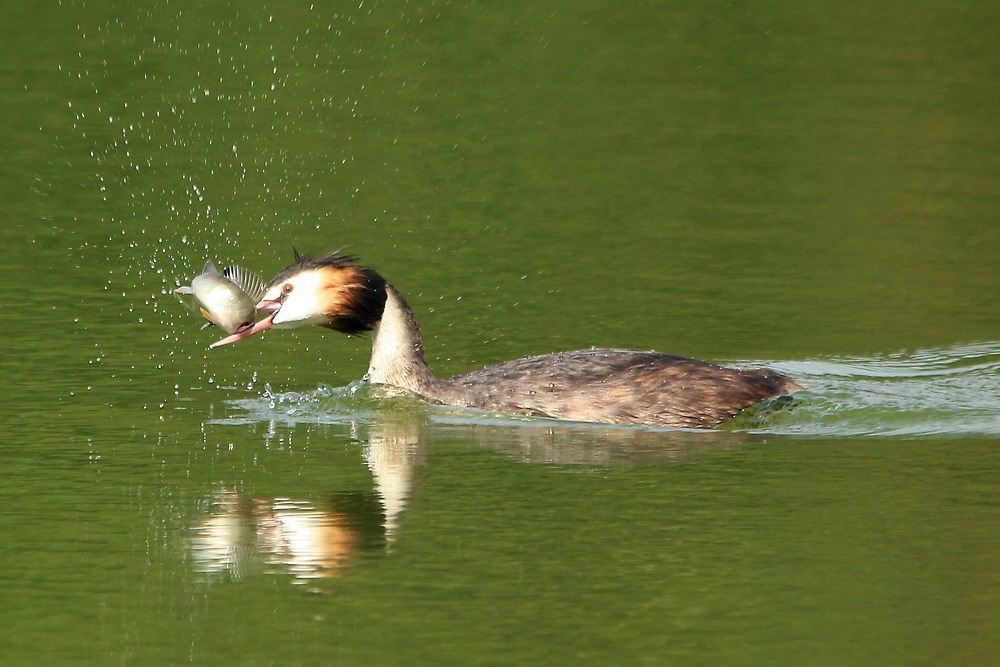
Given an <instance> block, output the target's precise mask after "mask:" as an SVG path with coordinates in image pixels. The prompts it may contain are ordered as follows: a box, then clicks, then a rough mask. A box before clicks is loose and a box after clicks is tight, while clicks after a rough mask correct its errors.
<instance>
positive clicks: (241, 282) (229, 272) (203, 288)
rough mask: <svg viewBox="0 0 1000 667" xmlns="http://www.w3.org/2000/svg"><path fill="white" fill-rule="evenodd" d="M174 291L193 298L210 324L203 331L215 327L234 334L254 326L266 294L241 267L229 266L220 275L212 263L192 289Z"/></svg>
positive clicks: (255, 280) (255, 278)
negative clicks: (259, 305) (260, 302)
mask: <svg viewBox="0 0 1000 667" xmlns="http://www.w3.org/2000/svg"><path fill="white" fill-rule="evenodd" d="M174 291H175V292H176V293H177V294H190V295H191V296H192V297H193V302H194V305H195V306H196V307H197V308H198V309H199V310H200V311H201V314H202V315H204V316H205V319H206V320H208V323H207V324H206V325H205V326H203V327H202V328H203V329H204V328H207V327H210V326H212V325H213V324H214V325H216V326H218V327H219V328H221V329H223V330H225V331H226V332H227V333H230V334H234V333H238V332H241V331H245V330H247V329H249V328H250V327H252V326H253V324H254V319H255V318H256V315H257V301H258V300H260V297H261V295H263V293H264V281H263V280H261V279H260V277H259V276H257V275H256V274H255V273H253V272H252V271H248V270H247V269H244V268H243V267H241V266H227V267H226V268H224V269H223V270H222V271H221V272H220V271H219V270H218V269H216V268H215V264H213V263H212V261H211V260H209V261H207V262H205V268H204V270H203V271H202V273H201V275H199V276H196V277H195V278H194V279H193V280H192V281H191V285H190V286H188V287H178V288H177V289H176V290H174Z"/></svg>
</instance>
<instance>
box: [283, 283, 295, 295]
mask: <svg viewBox="0 0 1000 667" xmlns="http://www.w3.org/2000/svg"><path fill="white" fill-rule="evenodd" d="M293 289H295V285H293V284H291V283H285V284H284V285H282V286H281V293H282V294H291V292H292V290H293Z"/></svg>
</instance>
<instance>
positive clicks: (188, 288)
mask: <svg viewBox="0 0 1000 667" xmlns="http://www.w3.org/2000/svg"><path fill="white" fill-rule="evenodd" d="M174 294H194V291H193V290H192V289H191V286H190V285H188V286H185V287H178V288H177V289H175V290H174Z"/></svg>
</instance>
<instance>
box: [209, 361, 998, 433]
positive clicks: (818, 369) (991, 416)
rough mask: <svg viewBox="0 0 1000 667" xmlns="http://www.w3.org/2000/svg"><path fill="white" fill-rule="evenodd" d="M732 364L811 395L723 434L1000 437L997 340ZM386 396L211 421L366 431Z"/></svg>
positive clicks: (327, 395)
mask: <svg viewBox="0 0 1000 667" xmlns="http://www.w3.org/2000/svg"><path fill="white" fill-rule="evenodd" d="M726 365H733V366H750V367H761V366H767V367H769V368H773V369H775V370H777V371H780V372H782V373H785V374H787V375H790V376H791V377H794V378H796V379H797V380H799V381H800V382H801V383H802V384H803V385H804V386H805V387H806V389H805V390H804V391H801V392H799V393H797V394H795V396H794V397H791V398H789V397H782V398H779V399H774V400H772V401H769V402H767V403H765V404H763V405H762V406H760V407H759V408H758V409H756V410H753V411H750V412H749V413H745V414H743V415H740V416H739V417H737V418H736V419H735V420H733V421H732V422H729V423H728V424H725V425H724V426H723V430H725V431H730V432H733V431H736V432H745V433H753V434H760V435H782V434H784V435H807V436H833V437H836V436H859V435H872V436H911V437H912V436H926V435H997V434H1000V342H988V343H976V344H969V345H957V346H953V347H949V348H941V349H932V350H921V351H917V352H913V353H906V352H898V353H894V354H889V355H886V356H880V357H872V358H841V359H825V360H815V361H784V362H762V361H760V360H754V361H746V362H739V361H736V362H731V363H729V364H726ZM382 393H384V392H383V391H380V390H377V389H373V388H370V387H368V386H367V385H366V384H364V383H358V382H356V383H352V384H350V385H348V386H347V387H340V388H328V387H321V388H319V389H316V390H314V391H311V392H308V393H297V392H286V393H273V392H271V391H270V389H268V390H267V391H266V393H265V395H264V396H262V397H260V398H250V399H242V400H237V401H232V402H231V406H232V407H234V408H236V409H237V412H236V414H233V415H231V416H229V417H227V418H224V419H220V420H216V421H215V422H214V423H220V424H251V423H261V422H266V423H270V424H271V425H272V427H273V426H274V425H276V424H277V425H283V426H293V425H295V424H296V423H322V424H357V423H369V422H371V420H372V419H373V416H374V415H375V414H376V413H377V412H379V406H380V404H381V402H382V401H384V400H385V399H384V396H382V395H381V394H382ZM393 400H394V401H396V402H398V401H402V402H403V403H406V404H408V409H412V408H413V407H414V405H419V404H420V403H421V401H420V400H419V399H417V398H414V397H396V398H394V399H393ZM428 419H429V421H430V422H431V423H432V424H434V423H439V424H449V425H455V424H457V423H460V422H464V423H467V424H469V425H484V424H496V423H497V422H498V421H500V422H503V423H507V424H509V425H511V426H513V425H515V424H518V423H521V424H524V425H528V424H539V425H545V426H546V427H549V428H557V427H558V425H560V424H569V423H568V422H560V421H559V420H553V419H543V418H525V417H509V416H506V415H503V416H498V415H493V414H486V413H482V412H478V411H474V410H463V409H461V408H453V407H450V406H433V407H432V408H431V409H430V410H429V412H428ZM577 426H579V425H577ZM602 426H606V425H602ZM612 428H614V427H612ZM622 428H637V427H622ZM645 430H648V429H645ZM714 432H716V433H717V432H718V431H714Z"/></svg>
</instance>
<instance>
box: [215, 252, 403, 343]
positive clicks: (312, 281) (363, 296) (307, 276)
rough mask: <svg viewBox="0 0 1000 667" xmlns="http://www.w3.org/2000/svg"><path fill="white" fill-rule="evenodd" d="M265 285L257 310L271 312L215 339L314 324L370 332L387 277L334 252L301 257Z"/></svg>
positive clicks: (377, 316) (350, 332)
mask: <svg viewBox="0 0 1000 667" xmlns="http://www.w3.org/2000/svg"><path fill="white" fill-rule="evenodd" d="M295 257H296V261H295V263H294V264H292V265H291V266H289V267H288V268H286V269H285V270H284V271H282V272H281V273H279V274H278V275H277V276H275V277H274V278H273V279H271V282H269V283H268V284H267V286H266V287H265V288H264V294H263V296H261V298H260V301H259V302H258V303H257V310H258V311H259V312H262V313H270V314H269V315H268V316H267V317H265V318H264V319H262V320H260V321H259V322H257V323H256V324H254V325H253V327H251V328H249V329H247V330H245V331H242V332H239V333H236V334H234V335H232V336H229V337H227V338H223V339H222V340H220V341H218V342H216V343H214V344H213V345H212V346H211V347H217V346H219V345H226V344H227V343H233V342H236V341H238V340H241V339H243V338H247V337H249V336H252V335H254V334H257V333H260V332H262V331H266V330H267V329H270V328H272V327H274V328H278V329H290V328H294V327H299V326H304V325H307V324H316V325H319V326H323V327H328V328H330V329H333V330H335V331H340V332H341V333H345V334H348V335H353V334H360V333H363V332H365V331H369V330H371V329H372V328H373V327H374V326H375V325H376V324H377V323H378V321H379V320H380V319H382V312H383V310H384V309H385V299H386V292H385V279H384V278H382V276H380V275H379V274H377V273H375V272H374V271H372V270H371V269H368V268H365V267H363V266H358V265H357V264H355V263H354V258H352V257H348V256H346V255H338V254H336V253H332V254H330V255H327V256H326V257H320V258H315V257H300V256H299V255H298V253H296V255H295Z"/></svg>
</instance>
